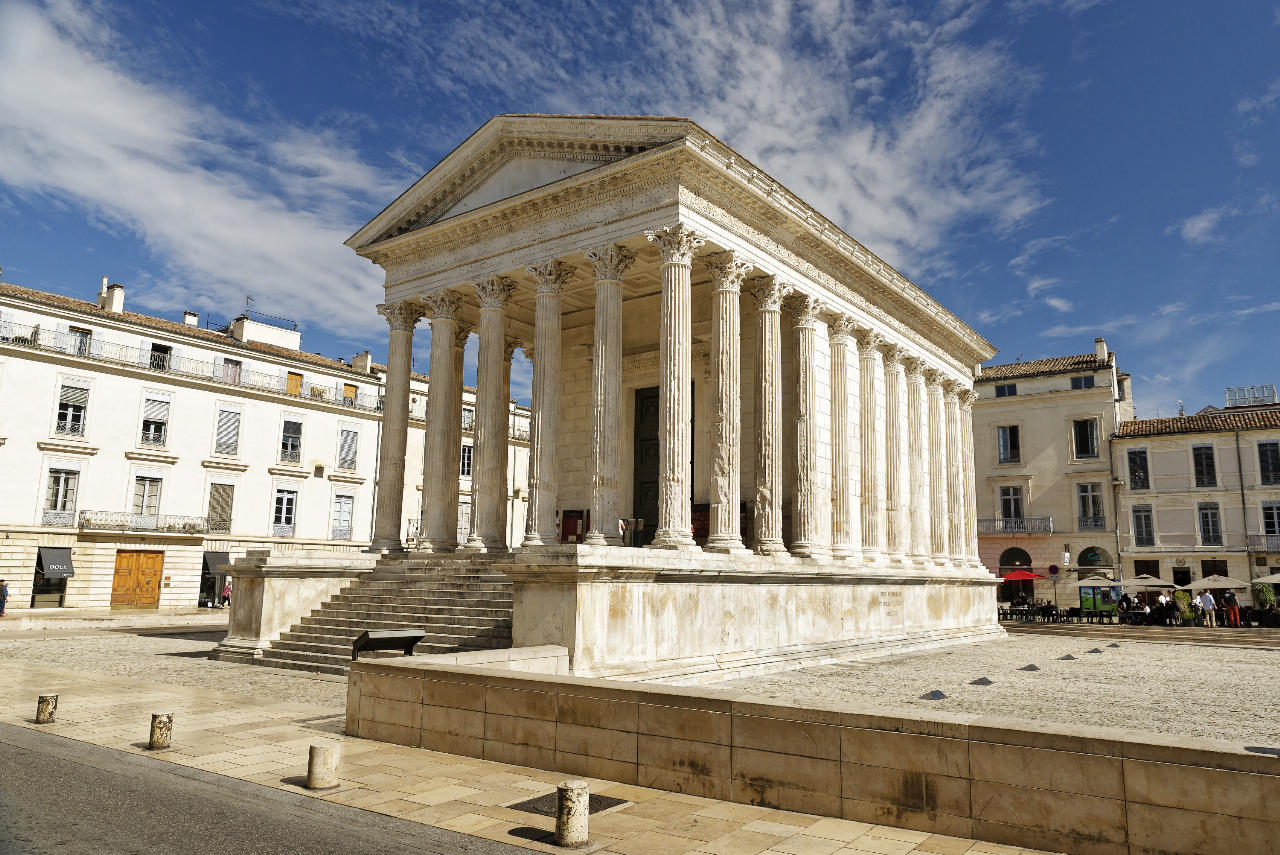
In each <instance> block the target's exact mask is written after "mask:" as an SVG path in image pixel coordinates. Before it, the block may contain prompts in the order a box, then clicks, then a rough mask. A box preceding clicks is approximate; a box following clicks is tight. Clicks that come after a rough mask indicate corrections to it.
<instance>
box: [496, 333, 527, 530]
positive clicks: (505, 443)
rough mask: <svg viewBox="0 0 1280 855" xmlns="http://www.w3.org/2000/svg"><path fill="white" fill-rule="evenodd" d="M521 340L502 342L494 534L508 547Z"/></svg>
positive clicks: (509, 339) (505, 340)
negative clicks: (514, 368) (515, 364)
mask: <svg viewBox="0 0 1280 855" xmlns="http://www.w3.org/2000/svg"><path fill="white" fill-rule="evenodd" d="M519 347H520V342H519V341H517V340H516V339H514V338H511V337H509V336H508V337H507V338H505V339H504V340H503V343H502V416H501V419H500V420H499V423H498V424H499V427H500V428H501V430H502V446H501V447H502V457H501V459H500V461H499V463H498V473H497V474H496V475H495V476H494V477H495V479H496V480H497V482H498V484H499V485H500V488H501V489H500V490H499V492H498V503H497V505H496V507H497V511H496V516H497V518H496V519H495V520H494V523H493V525H494V534H495V535H498V534H500V537H501V544H500V545H499V547H498V548H501V549H506V548H507V539H508V537H509V536H510V537H513V536H514V535H513V533H511V532H509V531H508V528H509V527H508V525H507V520H508V517H509V516H510V514H511V493H512V490H511V479H510V473H511V360H512V359H513V358H515V354H516V350H517V349H519Z"/></svg>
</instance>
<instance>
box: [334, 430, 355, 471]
mask: <svg viewBox="0 0 1280 855" xmlns="http://www.w3.org/2000/svg"><path fill="white" fill-rule="evenodd" d="M359 441H360V434H358V433H356V432H355V431H353V430H345V429H344V430H340V431H338V468H339V469H355V468H356V447H357V445H358V443H359Z"/></svg>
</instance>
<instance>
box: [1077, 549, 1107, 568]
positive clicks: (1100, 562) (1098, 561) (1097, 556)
mask: <svg viewBox="0 0 1280 855" xmlns="http://www.w3.org/2000/svg"><path fill="white" fill-rule="evenodd" d="M1076 566H1077V567H1110V566H1111V556H1110V555H1108V554H1107V551H1106V550H1105V549H1100V548H1099V547H1097V546H1090V547H1089V548H1088V549H1086V550H1084V551H1083V552H1081V553H1080V557H1079V558H1077V559H1076Z"/></svg>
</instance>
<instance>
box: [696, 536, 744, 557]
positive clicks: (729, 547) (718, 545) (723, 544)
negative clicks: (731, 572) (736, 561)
mask: <svg viewBox="0 0 1280 855" xmlns="http://www.w3.org/2000/svg"><path fill="white" fill-rule="evenodd" d="M702 549H703V551H704V552H715V553H720V554H724V555H750V554H751V550H750V549H747V547H746V545H745V544H743V542H742V541H741V540H739V539H738V538H736V537H724V538H717V537H710V538H708V539H707V544H706V546H704V547H702Z"/></svg>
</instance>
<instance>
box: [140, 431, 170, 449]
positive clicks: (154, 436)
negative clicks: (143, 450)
mask: <svg viewBox="0 0 1280 855" xmlns="http://www.w3.org/2000/svg"><path fill="white" fill-rule="evenodd" d="M164 440H165V432H164V431H162V430H144V431H143V432H142V442H141V444H142V445H146V446H150V447H152V448H164Z"/></svg>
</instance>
